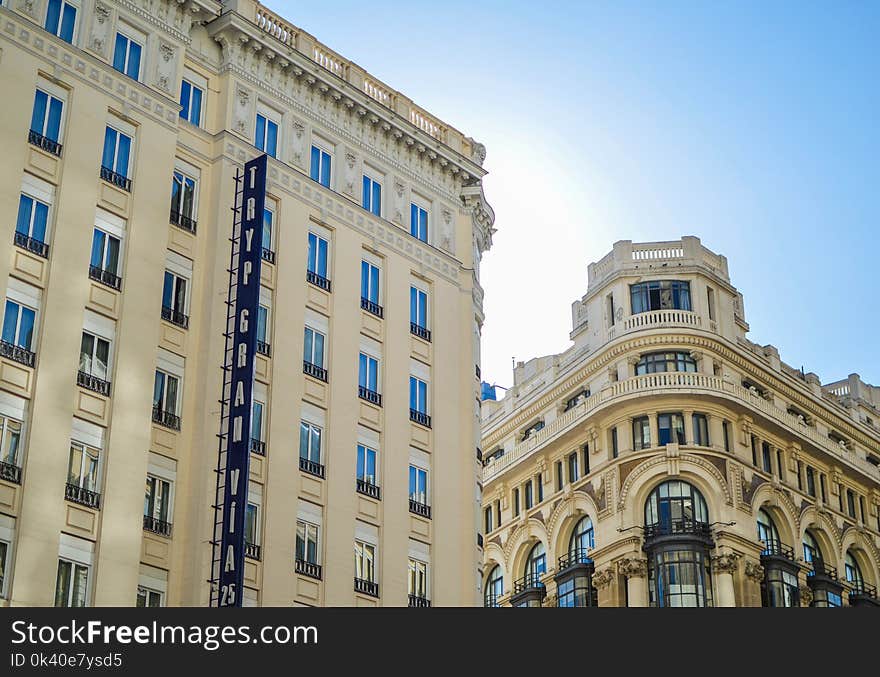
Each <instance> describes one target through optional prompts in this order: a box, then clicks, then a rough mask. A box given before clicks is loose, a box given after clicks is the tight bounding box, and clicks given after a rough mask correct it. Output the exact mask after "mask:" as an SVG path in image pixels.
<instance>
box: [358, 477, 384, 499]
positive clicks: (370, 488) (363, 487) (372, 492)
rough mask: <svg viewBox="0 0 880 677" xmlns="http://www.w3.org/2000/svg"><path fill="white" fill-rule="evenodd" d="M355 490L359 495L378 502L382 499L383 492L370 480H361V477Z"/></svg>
mask: <svg viewBox="0 0 880 677" xmlns="http://www.w3.org/2000/svg"><path fill="white" fill-rule="evenodd" d="M355 489H357V492H358V493H359V494H363V495H364V496H369V497H370V498H375V499H376V500H377V501H379V500H381V499H382V490H381V489H380V488H379V486H378V485H377V484H373V483H372V482H370V481H368V480H364V479H361V478H360V477H358V478H357V480H355Z"/></svg>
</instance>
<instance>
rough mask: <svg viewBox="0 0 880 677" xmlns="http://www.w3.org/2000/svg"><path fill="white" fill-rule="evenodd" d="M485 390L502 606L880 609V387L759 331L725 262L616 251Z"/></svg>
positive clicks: (490, 517)
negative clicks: (530, 348)
mask: <svg viewBox="0 0 880 677" xmlns="http://www.w3.org/2000/svg"><path fill="white" fill-rule="evenodd" d="M572 326H573V329H572V332H571V340H572V341H573V345H572V346H571V348H569V349H568V350H566V351H565V352H563V353H561V354H559V355H549V356H546V357H539V358H535V359H532V360H530V361H528V362H525V363H523V362H520V363H518V364H517V365H516V366H515V369H514V385H513V387H512V388H510V389H509V390H508V391H507V393H506V394H505V396H504V398H503V399H501V400H498V401H495V400H494V399H493V398H492V396H491V395H489V396H488V397H485V399H484V402H483V410H482V423H483V436H482V446H481V449H482V456H483V459H484V460H483V464H484V467H483V483H484V490H483V525H482V532H483V539H484V543H485V550H484V553H485V554H484V560H483V567H484V570H483V594H484V604H485V605H486V606H508V605H510V606H595V605H598V606H633V607H638V606H659V607H677V606H723V607H730V606H807V605H812V606H846V605H849V606H861V605H869V606H878V605H880V601H878V596H877V585H878V580H880V470H878V464H880V388H877V387H874V386H870V385H867V384H865V383H863V382H862V381H861V379H860V378H859V376H858V375H857V374H853V375H851V376H849V378H848V379H847V380H844V381H839V382H835V383H830V384H826V385H822V384H821V382H820V381H819V378H818V377H817V376H816V375H815V374H813V373H803V371H802V370H797V369H794V368H792V367H790V366H789V365H787V364H785V363H784V362H782V361H781V360H780V358H779V352H778V351H777V349H776V348H775V347H773V346H772V345H767V346H759V345H756V344H754V343H752V342H751V341H749V340H748V339H747V338H746V332H747V331H748V328H749V327H748V324H747V323H746V321H745V313H744V308H743V299H742V295H741V294H739V293H738V292H737V290H736V289H735V288H734V287H733V286H732V285H731V282H730V279H729V276H728V269H727V260H726V259H725V257H723V256H721V255H718V254H715V253H713V252H711V251H709V250H708V249H706V248H705V247H704V246H703V245H702V244H701V243H700V241H699V239H697V238H695V237H684V238H682V239H681V240H680V241H675V242H653V243H644V244H635V243H633V242H630V241H622V242H617V243H616V244H615V245H614V249H613V251H612V252H611V253H609V254H608V255H607V256H605V257H604V258H603V259H602V260H601V261H598V262H596V263H592V264H590V266H589V284H588V291H587V293H586V295H585V296H584V297H583V298H582V299H581V300H579V301H576V302H575V303H574V304H573V305H572Z"/></svg>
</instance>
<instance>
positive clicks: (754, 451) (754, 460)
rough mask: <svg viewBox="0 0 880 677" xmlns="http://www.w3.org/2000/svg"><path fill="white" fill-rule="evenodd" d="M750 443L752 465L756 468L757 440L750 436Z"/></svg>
mask: <svg viewBox="0 0 880 677" xmlns="http://www.w3.org/2000/svg"><path fill="white" fill-rule="evenodd" d="M751 441H752V465H753V466H755V467H758V438H757V437H755V436H754V435H752V436H751Z"/></svg>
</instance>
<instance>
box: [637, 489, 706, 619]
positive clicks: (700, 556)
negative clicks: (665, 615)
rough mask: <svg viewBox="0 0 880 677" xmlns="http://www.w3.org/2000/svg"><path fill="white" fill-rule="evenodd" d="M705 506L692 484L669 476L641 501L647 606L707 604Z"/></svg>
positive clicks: (696, 605) (697, 605)
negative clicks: (643, 520) (646, 553)
mask: <svg viewBox="0 0 880 677" xmlns="http://www.w3.org/2000/svg"><path fill="white" fill-rule="evenodd" d="M711 544H712V540H711V536H710V533H709V509H708V507H707V506H706V500H705V499H704V498H703V495H702V494H701V493H700V492H699V491H698V490H697V488H696V487H694V486H692V485H691V484H688V483H687V482H683V481H681V480H669V481H666V482H663V483H662V484H659V485H658V486H657V487H655V489H654V491H652V492H651V495H650V496H648V500H647V501H646V502H645V550H646V551H647V552H648V592H649V602H650V604H651V606H660V607H683V606H687V607H704V606H712V584H711V580H710V576H709V547H710V546H711Z"/></svg>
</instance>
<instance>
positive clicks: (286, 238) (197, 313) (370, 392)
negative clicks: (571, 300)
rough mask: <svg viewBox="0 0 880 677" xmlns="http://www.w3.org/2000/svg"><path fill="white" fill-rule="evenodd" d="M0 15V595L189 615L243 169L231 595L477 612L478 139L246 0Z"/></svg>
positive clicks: (64, 0)
mask: <svg viewBox="0 0 880 677" xmlns="http://www.w3.org/2000/svg"><path fill="white" fill-rule="evenodd" d="M2 5H3V6H2V8H0V84H2V90H3V93H4V98H5V100H6V103H5V105H4V111H3V123H2V128H0V139H2V146H3V148H4V153H5V155H4V160H3V162H2V165H0V176H2V180H0V185H2V186H3V188H2V189H0V215H2V216H0V224H2V226H0V228H2V230H0V241H4V242H7V243H8V249H7V252H8V255H7V256H6V257H3V259H2V269H0V279H2V280H3V281H4V283H5V299H4V316H3V327H2V344H0V346H2V349H0V427H2V430H0V435H2V437H0V442H2V458H0V461H2V463H0V580H2V584H0V598H2V600H0V603H2V604H11V605H52V604H55V605H62V606H65V605H74V606H82V605H135V604H139V605H148V606H153V605H205V604H207V603H208V600H209V583H208V580H209V578H210V576H211V557H212V554H211V553H212V546H211V543H210V541H211V538H212V533H213V523H214V519H215V515H214V510H213V508H212V504H213V503H214V498H215V472H214V469H215V468H216V467H217V462H218V437H217V436H218V433H219V432H220V404H219V403H218V400H219V399H220V397H221V387H222V383H223V373H222V369H221V365H222V364H223V362H224V355H223V353H224V345H225V343H224V341H225V339H224V336H223V333H224V331H225V326H226V312H227V311H226V305H225V302H226V299H227V293H228V285H229V276H228V273H227V268H228V267H229V264H230V241H229V238H230V236H231V233H232V222H233V213H232V207H233V204H234V192H235V180H234V177H235V175H236V172H237V171H239V170H240V168H241V166H242V165H243V163H244V162H245V161H247V160H249V159H251V158H253V157H255V156H257V155H259V154H261V153H263V152H265V153H266V154H268V155H269V156H270V158H269V168H268V198H267V200H268V201H267V205H268V206H267V208H266V211H265V214H264V218H263V252H262V254H263V256H262V274H261V275H262V276H261V307H260V313H259V317H258V318H257V321H258V334H259V336H258V351H259V353H260V354H259V356H258V361H257V367H256V373H257V375H256V385H255V390H254V392H255V399H256V402H255V404H254V407H253V428H254V430H255V431H256V432H255V433H254V435H253V439H252V440H251V462H250V476H249V484H248V488H249V492H248V505H247V515H246V529H247V559H246V565H245V584H246V589H245V591H244V595H243V597H244V603H245V604H246V605H258V604H259V605H300V604H307V605H340V606H348V605H365V606H368V605H379V604H381V605H391V606H405V605H407V604H409V605H411V606H428V605H430V604H432V603H433V604H434V605H472V604H477V603H478V602H479V594H480V593H479V589H480V580H479V573H478V569H479V565H480V561H481V558H482V554H481V551H480V547H479V545H478V538H477V531H478V523H479V511H480V505H479V501H480V493H479V482H480V464H479V462H478V460H477V458H476V454H475V451H474V450H475V449H476V447H477V445H478V442H479V363H480V354H479V335H480V326H481V323H482V289H481V287H480V284H479V277H478V276H479V261H480V257H481V255H482V254H483V252H485V251H486V250H487V249H488V248H489V246H490V244H491V236H492V233H493V229H492V223H493V220H494V215H493V213H492V210H491V208H490V207H489V205H488V204H487V203H486V201H485V198H484V196H483V191H482V186H481V179H482V177H483V176H484V174H485V171H484V170H483V169H482V162H483V159H484V157H485V149H484V147H483V146H482V145H481V144H479V143H477V142H476V141H474V140H473V139H472V138H470V137H466V136H464V135H463V134H462V133H460V132H459V131H457V130H456V129H454V128H453V127H451V126H449V125H448V124H446V123H444V122H442V121H440V120H439V119H437V118H435V117H433V116H432V115H430V114H429V113H428V112H426V111H425V110H423V109H421V108H419V107H418V106H416V105H415V104H414V103H413V102H412V101H411V100H410V99H408V98H407V97H406V96H404V95H403V94H401V93H400V92H397V91H395V90H393V89H391V88H390V87H388V86H387V85H385V84H383V83H382V82H380V81H379V80H377V79H375V78H373V77H372V76H370V75H369V74H368V73H366V72H365V71H364V70H363V69H362V68H360V67H359V66H358V65H356V64H355V63H353V62H351V61H349V60H347V59H345V58H343V57H342V56H340V55H339V54H337V53H336V52H334V51H332V50H330V49H329V48H327V47H326V46H324V45H323V44H321V43H319V42H317V41H316V40H315V39H314V38H313V37H312V36H311V35H309V34H308V33H306V32H304V31H302V30H300V29H298V28H297V27H295V26H293V25H292V24H290V23H288V22H287V21H285V20H284V19H282V18H280V17H278V16H276V15H275V14H273V13H272V12H270V11H268V10H267V9H266V8H265V7H263V6H261V5H260V4H258V3H257V2H254V1H253V0H221V1H217V0H34V1H30V0H28V1H26V2H23V1H20V0H3V3H2Z"/></svg>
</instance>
